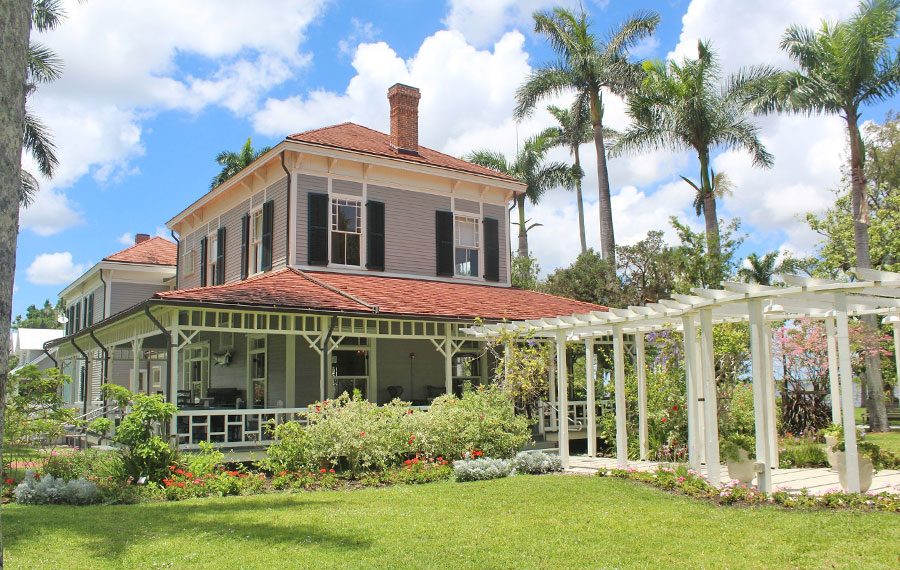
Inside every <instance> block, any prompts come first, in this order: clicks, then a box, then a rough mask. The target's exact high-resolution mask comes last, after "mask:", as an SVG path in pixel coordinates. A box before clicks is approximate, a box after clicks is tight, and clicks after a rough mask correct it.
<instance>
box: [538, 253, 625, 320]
mask: <svg viewBox="0 0 900 570" xmlns="http://www.w3.org/2000/svg"><path fill="white" fill-rule="evenodd" d="M543 289H544V291H546V292H547V293H550V294H553V295H557V296H559V297H567V298H569V299H577V300H579V301H585V302H587V303H597V304H601V305H607V306H614V307H615V306H620V305H622V303H621V302H620V301H621V299H622V297H621V287H620V284H619V280H618V278H617V277H616V268H615V267H613V266H612V265H611V264H610V262H609V260H608V259H604V258H603V256H602V255H600V254H599V253H598V252H596V251H594V250H593V248H591V249H588V250H587V252H585V253H582V254H581V255H579V256H578V257H577V258H576V259H575V261H574V262H573V263H572V265H570V266H569V267H560V268H558V269H556V270H555V271H554V272H553V273H551V274H550V275H548V276H547V280H546V281H545V282H544V285H543Z"/></svg>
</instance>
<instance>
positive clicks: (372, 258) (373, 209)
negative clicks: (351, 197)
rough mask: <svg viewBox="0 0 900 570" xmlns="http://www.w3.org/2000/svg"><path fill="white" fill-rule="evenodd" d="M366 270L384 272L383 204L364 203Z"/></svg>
mask: <svg viewBox="0 0 900 570" xmlns="http://www.w3.org/2000/svg"><path fill="white" fill-rule="evenodd" d="M366 268H367V269H376V270H378V271H384V202H376V201H374V200H369V201H368V202H366Z"/></svg>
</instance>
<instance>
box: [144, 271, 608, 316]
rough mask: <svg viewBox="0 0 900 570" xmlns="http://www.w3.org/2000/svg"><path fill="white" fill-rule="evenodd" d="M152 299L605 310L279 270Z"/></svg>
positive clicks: (517, 293) (412, 309) (514, 312)
mask: <svg viewBox="0 0 900 570" xmlns="http://www.w3.org/2000/svg"><path fill="white" fill-rule="evenodd" d="M154 298H155V299H164V300H172V301H187V302H197V303H223V304H236V305H246V306H257V307H277V308H284V309H308V310H324V311H346V312H351V313H363V314H364V313H369V314H375V312H376V309H375V307H376V306H377V308H378V309H377V312H378V314H382V315H416V316H422V317H439V318H462V319H474V318H477V317H481V318H483V319H487V320H492V321H500V320H503V319H507V320H511V321H512V320H522V319H539V318H548V317H555V316H558V315H571V314H574V313H588V312H590V311H605V310H607V308H606V307H603V306H601V305H594V304H592V303H584V302H582V301H575V300H572V299H564V298H562V297H555V296H553V295H548V294H546V293H538V292H536V291H527V290H524V289H514V288H507V287H495V286H490V285H479V284H474V283H447V282H444V281H429V280H425V279H406V278H400V277H383V276H377V275H352V274H345V273H327V272H302V271H298V270H296V269H282V270H280V271H276V272H274V273H267V274H264V275H260V276H257V277H253V278H250V279H247V280H245V281H239V282H236V283H230V284H227V285H218V286H215V287H196V288H193V289H180V290H177V291H164V292H161V293H157V294H156V295H154Z"/></svg>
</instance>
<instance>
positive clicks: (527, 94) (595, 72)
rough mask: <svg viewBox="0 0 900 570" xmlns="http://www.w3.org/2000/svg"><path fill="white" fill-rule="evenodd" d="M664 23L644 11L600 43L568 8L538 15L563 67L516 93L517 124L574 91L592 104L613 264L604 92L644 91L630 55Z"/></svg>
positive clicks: (607, 252) (605, 244) (542, 71)
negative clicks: (545, 100)
mask: <svg viewBox="0 0 900 570" xmlns="http://www.w3.org/2000/svg"><path fill="white" fill-rule="evenodd" d="M659 20H660V18H659V14H657V13H656V12H653V11H640V12H637V13H635V14H634V15H633V16H631V18H629V19H628V20H627V21H625V22H624V23H622V24H621V25H619V26H618V27H617V28H615V29H614V30H612V32H610V33H609V34H608V35H607V36H605V37H603V38H602V39H599V38H597V37H596V36H594V35H593V34H592V33H591V31H590V22H589V21H588V19H587V15H586V14H585V13H584V11H581V12H580V13H579V14H577V15H576V14H574V13H572V12H571V11H569V10H566V9H564V8H556V9H554V10H553V11H552V12H535V14H534V30H535V32H537V33H540V34H543V35H544V36H545V37H546V38H547V40H548V41H549V42H550V45H551V46H552V47H553V50H554V51H555V52H556V54H557V55H558V56H559V61H557V62H556V63H551V64H547V65H544V66H543V67H540V68H538V69H536V70H534V72H532V73H531V75H530V76H529V77H528V79H527V80H526V81H525V83H524V84H523V85H522V86H521V87H519V89H518V91H517V92H516V100H517V104H516V108H515V116H516V118H517V119H521V118H524V117H526V116H528V115H530V114H531V113H532V112H533V110H534V108H535V106H536V105H537V102H538V101H539V100H541V99H543V98H545V97H549V96H554V95H561V94H563V93H567V92H570V91H573V90H574V91H575V92H576V93H577V95H578V97H580V98H583V99H584V100H586V101H587V102H588V105H589V106H590V112H591V126H592V128H593V131H594V147H595V150H596V152H597V180H598V194H599V209H600V251H601V255H602V256H603V258H604V259H607V260H609V261H610V263H612V264H615V259H616V239H615V232H614V231H613V219H612V203H611V201H610V191H609V173H608V171H607V168H606V146H605V143H604V139H603V91H602V89H604V88H605V89H606V90H608V91H610V92H612V93H614V94H616V95H620V96H627V95H629V94H630V93H631V91H632V90H633V89H636V88H637V87H638V86H639V85H640V78H641V68H640V66H639V65H636V64H632V63H629V61H628V50H629V49H630V48H631V47H632V46H634V45H635V44H636V43H637V42H639V41H640V40H642V39H644V38H646V37H648V36H650V35H651V34H652V33H653V31H654V30H655V29H656V26H657V24H659Z"/></svg>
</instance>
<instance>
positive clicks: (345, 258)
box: [331, 198, 362, 266]
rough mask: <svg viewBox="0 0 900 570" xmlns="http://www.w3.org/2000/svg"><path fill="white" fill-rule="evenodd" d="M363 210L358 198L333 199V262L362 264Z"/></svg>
mask: <svg viewBox="0 0 900 570" xmlns="http://www.w3.org/2000/svg"><path fill="white" fill-rule="evenodd" d="M361 212H362V207H361V204H360V202H359V201H358V200H347V199H344V198H333V199H332V200H331V263H335V264H338V265H357V266H358V265H360V243H361V240H362V213H361Z"/></svg>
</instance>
